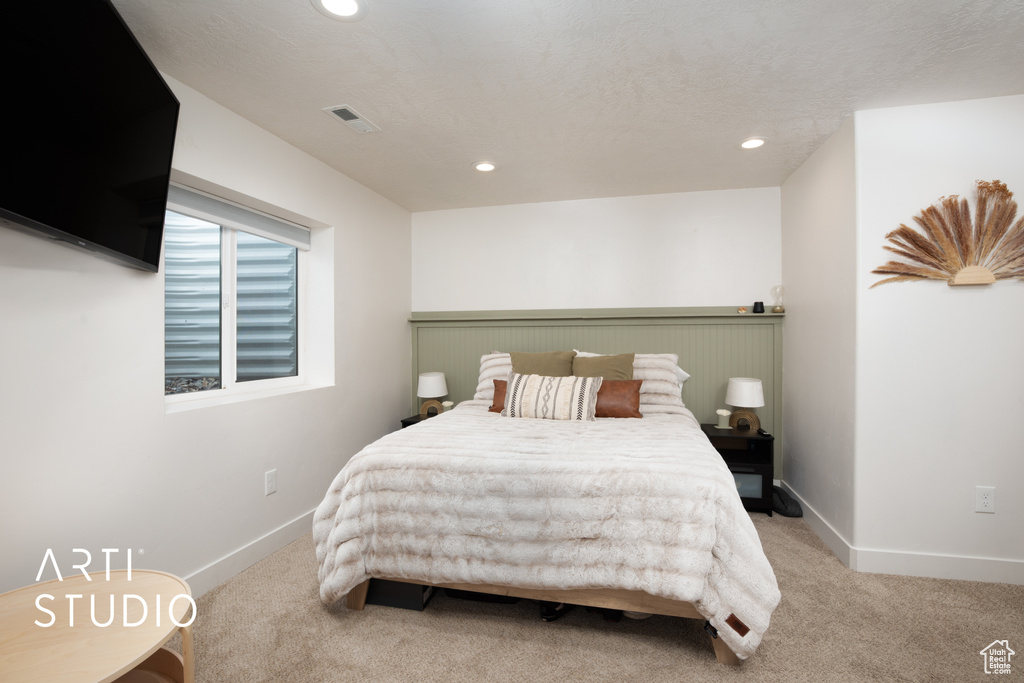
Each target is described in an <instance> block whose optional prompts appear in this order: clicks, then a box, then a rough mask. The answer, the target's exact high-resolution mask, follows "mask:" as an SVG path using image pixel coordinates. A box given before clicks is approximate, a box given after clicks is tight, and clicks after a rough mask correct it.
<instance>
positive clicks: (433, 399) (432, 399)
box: [416, 372, 448, 415]
mask: <svg viewBox="0 0 1024 683" xmlns="http://www.w3.org/2000/svg"><path fill="white" fill-rule="evenodd" d="M447 395H448V384H447V383H446V382H445V381H444V373H443V372H423V373H420V381H419V384H418V385H417V386H416V396H417V397H418V398H425V399H429V400H426V401H424V402H423V405H421V406H420V415H429V414H430V409H431V408H433V409H434V412H435V413H438V414H440V413H441V411H442V410H444V408H442V406H441V402H440V401H438V400H437V399H439V398H441V397H442V396H447Z"/></svg>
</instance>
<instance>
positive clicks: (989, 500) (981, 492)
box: [974, 486, 996, 513]
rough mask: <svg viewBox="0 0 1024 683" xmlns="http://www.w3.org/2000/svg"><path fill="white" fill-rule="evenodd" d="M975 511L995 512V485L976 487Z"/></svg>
mask: <svg viewBox="0 0 1024 683" xmlns="http://www.w3.org/2000/svg"><path fill="white" fill-rule="evenodd" d="M974 511H975V512H993V513H994V512H995V511H996V487H995V486H976V487H975V488H974Z"/></svg>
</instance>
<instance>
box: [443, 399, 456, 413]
mask: <svg viewBox="0 0 1024 683" xmlns="http://www.w3.org/2000/svg"><path fill="white" fill-rule="evenodd" d="M441 407H442V408H444V411H445V412H448V411H449V410H451V409H452V408H454V407H455V402H454V401H441Z"/></svg>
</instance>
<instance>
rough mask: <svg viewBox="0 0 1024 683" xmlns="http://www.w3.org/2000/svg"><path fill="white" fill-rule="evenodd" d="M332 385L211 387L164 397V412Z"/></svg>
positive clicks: (252, 399)
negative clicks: (205, 389) (206, 389)
mask: <svg viewBox="0 0 1024 683" xmlns="http://www.w3.org/2000/svg"><path fill="white" fill-rule="evenodd" d="M330 386H332V385H330V384H309V383H299V382H297V381H296V382H289V383H275V385H274V386H262V387H258V388H239V385H235V386H234V387H232V388H231V389H211V390H210V391H195V392H191V393H187V394H171V395H168V396H165V397H164V412H165V413H166V414H171V413H181V412H185V411H188V410H199V409H201V408H212V407H214V406H224V405H230V404H232V403H243V402H246V401H255V400H258V399H261V398H270V397H273V396H284V395H287V394H297V393H299V392H303V391H310V390H313V389H324V388H327V387H330Z"/></svg>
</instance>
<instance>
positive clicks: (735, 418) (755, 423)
mask: <svg viewBox="0 0 1024 683" xmlns="http://www.w3.org/2000/svg"><path fill="white" fill-rule="evenodd" d="M729 426H730V427H732V428H733V429H740V430H747V429H752V430H754V431H755V432H756V431H757V430H758V429H760V428H761V421H760V420H759V419H757V415H756V414H755V413H754V411H753V410H747V409H746V408H737V409H736V410H734V411H732V416H731V417H730V418H729Z"/></svg>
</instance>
